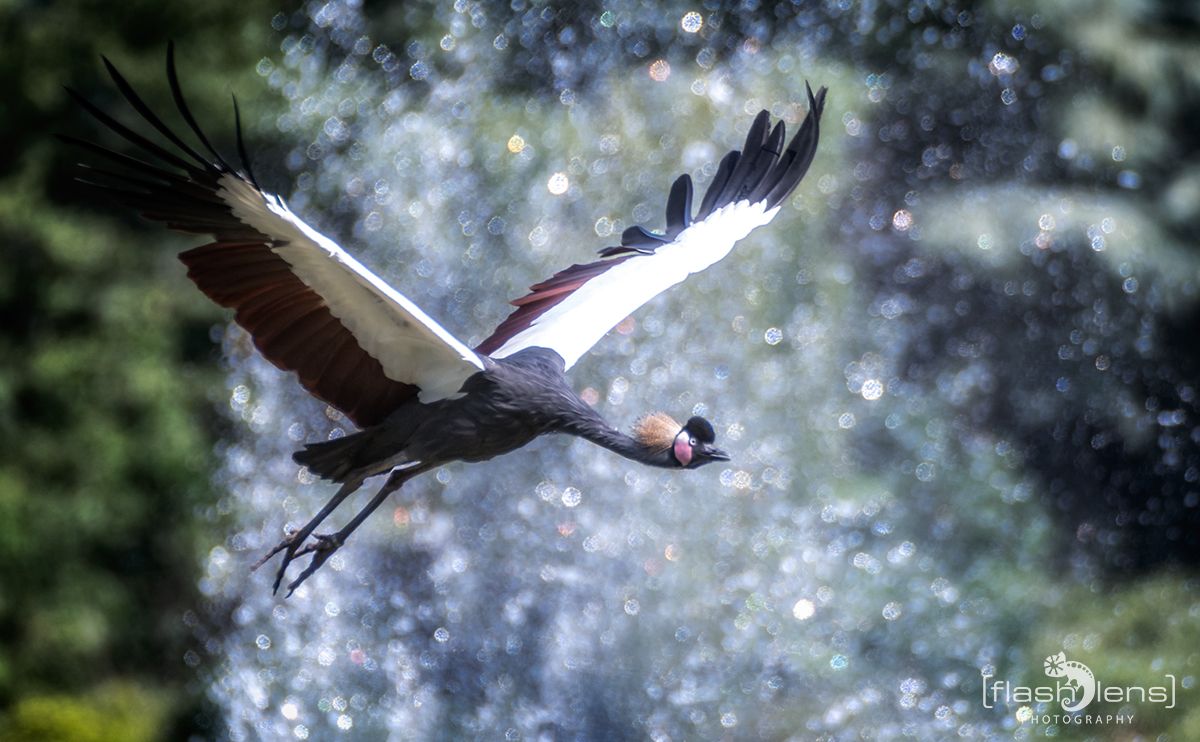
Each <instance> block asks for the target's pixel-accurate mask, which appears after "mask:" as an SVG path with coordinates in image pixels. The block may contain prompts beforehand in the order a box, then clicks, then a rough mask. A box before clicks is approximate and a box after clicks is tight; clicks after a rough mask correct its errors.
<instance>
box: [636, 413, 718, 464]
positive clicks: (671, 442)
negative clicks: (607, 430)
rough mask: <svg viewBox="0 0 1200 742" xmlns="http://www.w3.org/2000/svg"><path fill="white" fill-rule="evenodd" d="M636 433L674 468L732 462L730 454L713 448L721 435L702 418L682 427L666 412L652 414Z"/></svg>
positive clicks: (641, 421)
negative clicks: (659, 452) (664, 456)
mask: <svg viewBox="0 0 1200 742" xmlns="http://www.w3.org/2000/svg"><path fill="white" fill-rule="evenodd" d="M633 434H634V437H635V438H637V440H638V441H639V442H640V443H641V444H642V445H644V446H646V447H647V448H650V449H653V450H656V451H662V452H663V453H665V455H666V457H667V459H668V460H669V461H670V462H671V465H672V466H676V467H679V468H681V469H698V468H700V467H701V466H704V465H705V464H707V463H709V462H712V461H729V455H728V454H726V453H725V452H724V451H722V450H721V449H719V448H717V447H716V446H714V445H713V443H714V442H716V439H717V436H716V433H715V432H714V431H713V426H712V423H710V422H709V421H708V420H705V419H704V418H702V417H699V416H696V417H692V418H690V419H689V420H688V421H687V423H686V424H685V425H680V424H679V423H677V422H675V420H674V419H672V418H671V416H670V415H667V414H666V413H663V412H652V413H650V414H649V415H646V416H645V417H643V418H642V419H640V420H638V421H637V423H636V424H635V425H634V429H633Z"/></svg>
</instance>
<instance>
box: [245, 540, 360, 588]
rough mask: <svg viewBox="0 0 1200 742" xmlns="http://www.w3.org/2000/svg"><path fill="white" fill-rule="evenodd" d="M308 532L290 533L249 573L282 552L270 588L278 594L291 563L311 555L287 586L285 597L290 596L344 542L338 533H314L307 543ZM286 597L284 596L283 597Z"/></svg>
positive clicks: (256, 563)
mask: <svg viewBox="0 0 1200 742" xmlns="http://www.w3.org/2000/svg"><path fill="white" fill-rule="evenodd" d="M308 535H309V532H307V531H306V530H305V529H301V530H299V531H292V532H291V533H289V534H288V535H287V536H286V537H285V538H284V539H283V540H282V541H280V542H279V543H278V544H276V545H275V548H273V549H271V550H270V551H269V552H267V553H266V554H265V555H264V556H263V558H262V559H259V560H258V561H257V562H255V563H254V566H252V567H251V568H250V571H251V572H253V571H254V570H256V569H258V568H259V567H261V566H263V565H264V564H266V563H267V562H268V561H270V560H271V557H273V556H275V555H276V554H278V553H279V552H281V551H282V552H284V554H283V561H282V562H281V563H280V565H279V570H278V571H276V573H275V584H274V585H273V586H272V587H271V592H272V593H278V592H279V586H280V585H282V584H283V576H284V574H286V573H287V569H288V567H290V566H291V564H292V562H293V561H295V560H296V559H299V558H300V557H302V556H304V555H305V554H312V555H313V557H312V560H311V561H310V562H309V565H308V566H307V567H306V568H305V569H304V571H303V572H301V573H300V576H299V577H297V578H296V579H295V580H293V581H292V582H291V583H289V584H288V591H287V595H288V596H290V595H291V594H292V593H293V592H294V591H295V590H296V588H297V587H299V586H300V583H302V582H304V580H306V579H307V578H308V577H309V575H311V574H312V573H313V572H316V571H317V569H319V568H320V566H321V565H322V564H324V563H325V560H326V559H328V558H329V557H330V556H331V555H332V554H333V552H335V551H337V550H338V549H339V548H340V547H341V545H342V544H343V543H344V542H345V536H344V534H342V533H341V532H340V531H339V532H338V533H334V534H328V535H327V534H323V533H314V534H312V538H313V540H312V541H308V540H307V539H308ZM285 597H286V596H285Z"/></svg>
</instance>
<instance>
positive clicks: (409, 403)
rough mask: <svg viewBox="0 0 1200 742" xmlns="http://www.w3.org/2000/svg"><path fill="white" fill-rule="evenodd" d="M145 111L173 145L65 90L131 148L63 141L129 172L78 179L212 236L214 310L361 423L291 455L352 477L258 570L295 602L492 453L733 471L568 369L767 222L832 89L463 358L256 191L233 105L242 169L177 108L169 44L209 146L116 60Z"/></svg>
mask: <svg viewBox="0 0 1200 742" xmlns="http://www.w3.org/2000/svg"><path fill="white" fill-rule="evenodd" d="M104 64H105V67H106V68H107V69H108V73H109V76H110V77H111V78H112V80H113V83H114V84H115V85H116V87H117V89H118V90H119V91H120V92H121V94H122V96H123V97H124V98H125V99H126V101H128V103H129V104H130V105H131V106H132V107H133V109H134V110H135V111H136V112H137V113H138V114H140V115H141V117H142V118H143V119H144V120H145V123H146V124H148V125H149V126H150V127H151V128H153V129H155V130H156V131H157V132H158V133H159V134H160V135H161V136H162V137H163V138H164V139H165V142H167V143H169V146H168V145H167V144H165V143H162V142H161V141H160V142H156V141H154V140H152V139H150V138H148V137H146V136H144V135H143V134H140V133H138V132H137V131H135V130H133V129H131V128H129V127H127V126H125V125H124V124H122V123H120V122H119V121H117V119H115V118H113V117H112V116H110V115H109V114H107V113H105V112H104V111H103V110H101V109H100V108H98V107H96V106H95V105H93V104H92V103H90V102H89V101H88V100H87V99H85V98H84V97H83V96H81V95H79V94H78V93H76V92H75V91H73V90H71V89H70V88H68V89H67V92H68V93H69V94H70V95H71V96H72V97H73V98H74V99H75V100H76V101H77V102H78V103H79V105H81V106H82V107H83V108H84V109H85V110H86V111H88V112H89V113H90V114H91V115H92V116H93V117H95V118H96V119H97V120H98V121H99V122H100V123H101V124H103V125H104V126H105V127H107V128H108V129H110V130H111V131H113V132H114V133H116V134H117V135H119V136H120V137H122V138H123V139H125V140H126V141H127V142H128V143H129V144H131V145H133V146H134V147H135V148H137V149H138V150H140V153H139V156H138V157H134V156H130V155H126V154H123V153H121V152H117V151H115V150H111V149H108V148H106V147H103V146H101V145H99V144H95V143H93V142H90V141H86V140H81V139H77V138H75V137H69V136H63V137H61V138H62V139H63V140H64V141H66V142H68V143H70V144H72V145H77V146H79V147H82V148H84V149H86V150H88V151H90V152H91V153H93V154H94V155H97V156H99V157H101V158H103V159H105V160H107V161H109V162H111V163H113V164H115V165H117V166H119V167H118V169H110V168H102V167H94V166H93V167H89V166H87V165H81V166H80V167H81V168H83V169H84V170H83V173H82V174H81V175H80V177H79V179H80V180H81V181H83V182H84V183H87V184H89V185H92V186H95V187H97V188H100V189H102V190H103V191H105V192H106V193H108V194H109V195H110V196H112V197H115V198H116V200H117V201H118V202H120V203H123V204H125V205H127V206H129V207H131V208H132V209H134V210H136V211H138V212H139V213H141V215H142V216H144V217H146V218H148V219H151V220H153V221H157V222H162V223H164V224H166V225H167V226H168V227H170V228H171V229H175V230H179V231H183V232H190V233H198V234H205V235H209V236H210V237H211V238H212V241H211V242H209V243H207V244H205V245H201V246H199V247H195V248H192V249H190V250H187V251H185V252H183V253H181V254H180V255H179V258H180V260H182V261H183V263H184V265H186V266H187V275H188V277H189V278H191V279H192V281H194V282H195V283H196V285H197V286H198V287H199V288H200V290H201V291H203V292H204V293H205V294H206V295H208V297H209V298H210V299H212V300H213V301H215V302H216V303H218V304H220V305H221V306H224V307H229V308H230V309H232V310H233V312H234V320H235V321H236V322H237V323H238V324H239V325H241V326H242V327H243V328H245V330H246V331H247V332H248V333H249V334H250V337H251V338H252V339H253V341H254V344H255V346H256V347H257V348H258V350H259V351H260V352H261V353H262V354H263V356H264V357H265V358H266V359H267V360H269V361H271V362H272V363H273V364H275V365H276V366H278V367H279V368H281V369H284V370H285V371H293V372H295V373H296V375H297V376H298V377H299V380H300V384H301V385H302V386H303V387H304V388H305V389H307V390H308V391H309V392H310V393H311V394H312V395H313V396H315V397H317V398H318V399H320V400H322V401H324V402H326V403H327V404H329V405H330V406H332V407H334V408H335V409H337V410H339V411H341V412H342V414H344V415H345V416H346V417H347V418H349V419H350V420H351V421H352V422H354V423H355V425H357V426H358V427H359V428H360V430H359V432H356V433H352V434H350V435H346V436H343V437H341V438H336V439H333V440H329V441H322V442H318V443H309V444H307V445H306V446H305V447H304V448H303V450H300V451H297V452H296V453H295V454H294V455H293V458H294V459H295V461H296V462H297V463H298V464H300V465H302V466H305V467H307V468H308V470H309V471H310V472H312V473H313V474H316V475H318V476H320V477H323V478H325V479H327V480H331V481H333V482H335V483H338V484H340V485H341V486H340V487H339V489H338V490H337V492H336V493H335V494H334V495H333V497H332V498H331V499H330V500H329V501H328V502H327V503H326V504H325V506H324V507H322V508H321V509H320V511H318V512H317V514H316V515H315V516H313V518H312V519H311V520H309V521H308V523H306V524H305V525H304V526H303V527H302V528H300V529H299V530H296V531H293V532H291V533H289V534H287V535H286V537H285V538H283V540H282V541H280V542H279V544H278V545H277V546H275V548H274V549H272V550H271V551H270V552H269V553H268V554H267V555H266V556H264V557H263V558H262V559H261V560H260V561H259V562H258V564H256V565H255V567H256V568H257V567H258V566H260V565H262V564H263V563H265V562H266V561H268V560H269V559H271V558H272V557H274V556H275V555H276V554H279V553H280V552H282V553H283V557H282V563H281V564H280V566H279V569H278V572H277V573H276V576H275V583H274V590H275V591H278V590H279V587H280V585H281V584H282V583H283V580H284V577H285V574H286V573H287V570H288V567H289V565H291V563H292V562H293V561H295V560H296V559H298V558H300V557H303V556H309V562H308V564H307V565H306V566H305V568H304V569H303V570H302V571H301V572H300V574H299V575H297V576H296V577H295V579H293V580H292V581H291V582H290V583H289V584H288V586H287V588H288V592H287V594H288V595H291V593H292V592H293V591H294V590H295V589H296V588H297V587H298V586H299V585H300V584H301V583H303V582H304V581H305V580H306V579H307V578H308V577H309V576H310V575H312V574H313V573H314V572H315V571H316V570H317V569H319V568H320V567H321V565H322V564H324V563H325V561H326V560H328V559H329V557H330V555H332V554H333V553H334V552H335V551H336V550H337V549H338V548H340V547H341V546H342V544H344V543H345V541H346V539H347V538H348V537H349V536H350V534H351V533H353V531H354V530H355V529H356V528H358V526H359V525H361V524H362V522H363V521H364V520H366V518H367V517H368V516H369V515H370V514H371V513H372V512H373V511H374V510H375V509H376V508H378V507H379V506H380V504H382V503H383V501H384V500H385V499H386V498H387V497H388V495H389V494H391V493H392V492H394V491H396V490H397V489H399V488H400V487H401V486H402V485H403V484H404V483H405V482H407V481H408V480H410V479H412V478H413V477H415V476H417V475H418V474H421V473H422V472H426V471H429V470H430V469H434V468H436V467H438V466H441V465H442V464H445V463H447V462H450V461H471V462H474V461H485V460H487V459H490V458H492V457H494V456H498V455H500V454H503V453H507V452H509V451H513V450H515V449H517V448H520V447H522V446H524V445H525V444H527V443H529V442H530V441H531V440H533V439H534V438H536V437H537V436H539V435H544V434H547V433H566V434H569V435H575V436H579V437H582V438H586V439H587V440H589V441H592V442H593V443H596V444H597V445H600V446H603V447H604V448H607V449H609V450H610V451H613V452H614V453H617V454H619V455H621V456H625V457H626V458H629V459H632V460H634V461H639V462H641V463H643V464H647V465H649V466H658V467H664V468H669V469H695V468H698V467H700V466H703V465H705V464H708V463H710V462H713V461H728V460H729V457H728V456H727V455H726V454H725V453H724V452H723V451H721V450H720V449H719V448H717V447H716V446H715V445H714V444H715V439H716V436H715V433H714V431H713V426H712V424H711V423H709V422H708V421H707V420H705V419H704V418H702V417H692V418H690V419H689V420H688V421H687V422H686V423H679V422H676V421H675V420H674V419H672V418H671V417H669V416H668V415H666V414H665V413H661V412H655V413H651V414H648V415H646V416H644V417H642V418H641V419H639V420H638V421H637V422H636V423H635V424H634V426H633V431H632V432H633V435H627V434H625V433H622V432H621V431H619V430H618V429H617V428H615V427H613V426H612V425H610V424H609V423H608V422H606V421H605V419H604V418H603V417H602V416H601V415H600V414H599V413H598V412H597V411H595V410H594V409H592V407H591V406H590V405H589V404H588V403H587V402H585V401H584V400H583V399H582V398H580V396H579V395H578V394H576V393H575V392H574V391H573V390H572V388H571V386H570V385H569V384H568V382H567V379H566V376H565V375H564V373H565V372H566V371H567V369H569V368H571V366H573V365H575V363H576V361H578V360H579V358H580V356H582V355H583V354H584V353H586V352H587V351H588V349H589V348H591V347H592V345H594V344H595V343H596V342H597V341H599V340H600V338H602V337H603V336H604V335H605V333H607V332H608V331H609V330H611V329H612V328H613V327H614V326H616V325H617V324H618V323H620V322H621V320H623V319H624V318H625V317H627V316H629V315H630V314H632V313H633V312H634V311H635V310H637V309H638V307H640V306H642V305H643V304H645V303H646V302H647V301H649V300H650V299H651V298H653V297H654V296H656V295H658V294H659V293H661V292H663V291H665V290H666V289H668V288H670V287H671V286H674V285H675V284H677V283H679V282H681V281H683V280H684V279H685V278H687V277H688V276H689V275H690V274H692V273H696V272H698V271H701V270H703V269H705V268H707V267H708V266H710V265H712V264H713V263H715V262H717V261H718V260H720V259H721V258H724V257H725V256H726V255H727V254H729V252H730V250H732V248H733V245H734V244H735V243H736V242H737V241H738V240H740V239H742V238H743V237H745V236H746V235H747V234H749V233H750V232H751V231H752V230H753V229H754V228H755V227H759V226H762V225H764V224H766V223H768V222H770V221H771V220H772V219H773V218H774V217H775V215H776V214H777V213H778V212H779V209H780V208H781V206H782V204H783V203H784V201H785V200H786V199H787V198H788V196H789V195H790V194H791V193H792V191H793V190H794V189H795V188H796V186H797V184H799V183H800V180H801V179H802V178H803V177H804V174H805V173H806V172H807V171H808V167H809V165H810V164H811V163H812V160H813V156H814V155H815V154H816V149H817V139H818V130H819V123H820V119H821V111H822V109H823V107H824V103H825V92H826V89H825V88H823V87H822V88H821V89H820V90H818V91H817V93H816V95H814V94H813V92H812V89H811V88H807V86H806V92H807V96H808V109H809V110H808V115H807V116H806V117H805V119H804V122H803V123H802V124H801V126H800V130H799V131H798V132H797V133H796V135H795V136H794V137H793V138H792V139H791V141H790V142H787V143H786V145H785V138H786V137H785V132H784V125H783V122H782V121H780V122H778V123H776V124H775V125H774V126H773V127H772V126H771V125H770V117H769V116H768V114H767V112H766V111H762V112H761V113H759V114H758V116H757V117H755V119H754V123H753V124H751V126H750V132H749V134H748V135H747V137H746V143H745V145H744V146H743V147H742V149H741V151H740V152H739V151H733V152H730V153H728V154H727V155H725V157H724V159H722V160H721V163H720V165H719V167H718V168H717V172H716V175H715V176H714V177H713V180H712V182H711V183H710V184H709V186H708V190H707V191H706V192H705V194H704V198H703V199H702V200H701V202H700V207H699V209H698V210H695V209H694V208H693V204H692V180H691V178H690V177H689V176H688V175H686V174H685V175H681V176H679V178H678V179H677V180H676V181H675V182H674V184H673V185H672V186H671V190H670V194H669V196H668V197H667V208H666V220H667V227H666V231H665V232H662V233H656V232H651V231H649V230H647V229H644V228H643V227H640V226H635V227H630V228H629V229H627V230H625V232H624V233H623V234H622V235H621V244H620V245H617V246H614V247H607V248H605V249H603V250H601V251H600V259H599V260H596V261H594V262H590V263H583V264H578V265H572V266H571V267H569V268H566V269H565V270H562V271H559V272H558V273H556V274H554V275H553V276H551V277H550V278H548V279H546V280H545V281H542V282H541V283H537V284H534V285H533V286H532V287H531V288H530V290H529V293H528V294H526V295H525V296H523V297H521V298H519V299H516V300H515V301H513V302H512V303H513V304H514V305H515V306H516V309H515V310H513V312H512V313H511V314H510V315H509V316H508V318H507V319H505V320H504V321H503V322H501V323H500V325H499V326H498V327H497V328H496V330H495V332H493V333H492V334H491V336H489V337H488V338H487V339H486V340H484V341H483V342H482V343H480V344H479V345H478V346H477V347H475V348H469V347H467V346H466V345H465V344H464V343H463V342H462V341H460V340H459V339H458V338H456V337H455V336H454V335H453V334H452V333H451V332H450V331H449V330H447V329H446V328H444V327H442V326H441V325H440V324H438V323H437V322H436V321H435V320H434V319H433V318H431V317H430V316H429V315H428V314H426V313H425V312H424V311H422V310H421V308H420V307H418V306H417V305H416V304H414V303H413V302H412V301H411V300H409V299H408V298H407V297H405V296H404V294H402V293H400V292H399V291H397V290H396V289H394V288H393V287H391V286H389V285H388V284H387V282H385V281H384V280H383V279H382V278H380V277H379V276H377V275H375V274H374V273H372V272H371V271H370V270H369V269H368V268H366V267H365V266H363V264H362V263H360V262H358V261H357V260H355V259H354V257H353V256H351V255H350V254H349V253H348V252H346V251H345V250H343V249H342V248H341V247H340V246H338V245H337V243H335V242H334V241H333V240H331V239H330V238H328V237H326V236H325V235H323V234H321V233H320V232H317V231H316V230H315V229H313V228H312V227H311V226H309V225H308V224H307V223H305V222H304V221H303V220H301V219H300V217H299V216H297V215H296V214H294V213H293V212H292V211H291V210H290V209H288V206H287V204H286V203H285V202H284V200H283V199H282V198H280V197H279V196H277V195H274V194H271V193H268V192H266V191H264V190H263V189H262V188H260V187H259V185H258V181H257V179H256V178H255V176H254V173H253V171H252V169H251V167H250V160H249V158H248V157H247V155H246V146H245V143H244V142H243V139H242V132H241V124H240V118H239V116H238V110H237V101H236V99H235V100H234V115H235V129H236V134H237V150H238V156H239V159H240V161H241V168H240V169H239V168H235V167H234V166H233V165H231V164H230V163H229V162H228V161H227V160H226V159H225V158H224V157H222V156H221V154H220V153H218V152H217V150H216V149H215V148H214V147H213V146H212V144H211V143H210V142H209V139H208V137H206V136H205V134H204V132H203V131H202V130H201V128H200V126H199V125H198V124H197V123H196V119H195V117H194V116H193V115H192V113H191V111H190V110H189V108H188V106H187V103H186V102H185V101H184V97H183V93H182V90H181V88H180V85H179V79H178V75H177V74H176V71H175V52H174V46H173V45H169V46H168V47H167V81H168V84H169V85H170V89H171V94H172V96H173V98H174V102H175V106H176V108H178V109H179V114H180V115H181V116H182V118H183V120H184V122H186V124H187V126H188V128H189V129H190V130H191V132H192V134H194V135H195V139H196V142H198V144H199V147H198V148H197V147H195V146H193V145H192V144H188V143H187V142H186V141H185V140H184V139H183V138H182V137H180V136H179V135H178V134H177V133H176V132H175V131H173V130H172V129H171V128H170V127H168V126H167V125H166V124H165V123H163V121H162V120H161V119H160V118H159V117H158V116H157V115H156V114H155V113H154V112H153V111H152V110H151V109H150V108H149V106H147V105H146V103H145V102H144V101H143V100H142V99H141V97H139V96H138V94H137V93H136V92H135V91H134V89H133V88H132V87H131V86H130V84H129V83H128V81H126V79H125V78H124V77H123V76H122V75H121V74H120V72H118V71H117V69H116V68H115V67H114V66H113V65H112V63H111V62H109V61H108V60H107V59H104ZM379 475H387V478H386V479H385V480H384V484H383V486H382V487H380V489H379V490H378V492H377V493H376V494H375V495H374V497H373V498H372V499H371V500H370V502H368V503H367V505H366V506H364V507H363V508H362V509H361V510H360V511H359V512H358V513H357V514H356V515H355V516H354V517H353V518H351V519H350V520H349V521H348V522H347V523H346V524H345V525H344V526H343V527H342V528H341V529H339V530H337V531H336V532H333V533H320V534H319V533H316V529H317V528H318V527H319V526H320V525H321V523H322V522H324V520H325V519H326V518H327V517H328V516H329V515H330V513H332V512H333V511H334V510H335V509H337V507H338V506H339V505H341V503H342V502H343V501H344V500H345V499H346V498H347V497H349V496H350V495H351V494H352V493H354V492H355V491H356V490H357V489H358V488H359V487H361V486H362V485H363V482H364V481H365V480H367V479H368V478H370V477H374V476H379Z"/></svg>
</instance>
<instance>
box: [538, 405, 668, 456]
mask: <svg viewBox="0 0 1200 742" xmlns="http://www.w3.org/2000/svg"><path fill="white" fill-rule="evenodd" d="M562 431H563V432H564V433H570V434H571V435H577V436H579V437H580V438H586V439H587V440H589V441H591V442H592V443H595V444H596V445H597V446H603V447H604V448H607V449H608V450H609V451H612V452H613V453H617V454H620V455H622V456H624V457H625V458H627V459H633V460H634V461H638V462H641V463H643V464H646V465H648V466H660V467H663V468H669V469H674V468H677V467H678V464H677V463H675V459H673V458H672V457H671V452H670V450H669V449H662V450H655V449H653V448H651V447H649V446H647V445H645V444H644V443H641V442H640V441H638V440H637V439H636V438H634V437H633V436H629V435H625V434H624V433H622V432H621V431H619V430H617V429H616V428H614V427H613V426H611V425H609V424H608V423H607V422H605V420H604V418H602V417H600V415H599V414H598V413H596V412H595V411H594V410H592V409H591V408H590V407H586V408H585V409H584V410H580V411H579V414H578V415H576V416H574V419H572V420H570V421H569V422H567V424H565V425H564V426H563V427H562Z"/></svg>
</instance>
